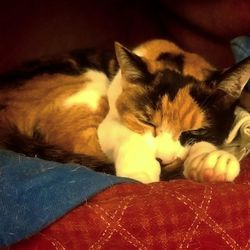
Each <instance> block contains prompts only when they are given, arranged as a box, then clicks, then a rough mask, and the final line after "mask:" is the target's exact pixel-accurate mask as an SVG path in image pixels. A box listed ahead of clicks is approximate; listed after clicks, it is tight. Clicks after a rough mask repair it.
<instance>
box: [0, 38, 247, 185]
mask: <svg viewBox="0 0 250 250" xmlns="http://www.w3.org/2000/svg"><path fill="white" fill-rule="evenodd" d="M88 53H89V54H87V55H86V53H85V54H83V55H81V56H79V53H72V54H71V55H70V56H67V57H64V58H63V59H57V60H54V61H50V60H44V61H42V62H39V63H33V64H32V65H29V66H27V67H26V68H25V69H23V70H22V71H19V72H16V73H15V74H14V73H12V74H9V75H3V76H2V77H1V78H0V80H1V85H0V145H1V146H2V147H4V148H8V149H11V150H14V151H17V152H22V153H25V154H27V155H29V156H38V157H41V158H45V159H48V160H57V161H62V162H68V161H73V162H77V163H81V164H83V165H87V166H90V167H92V168H93V169H96V170H100V171H105V172H110V173H116V174H117V175H119V176H126V177H131V178H134V179H137V180H139V181H142V182H145V183H148V182H153V181H158V180H159V178H160V174H161V173H160V172H161V167H163V168H166V169H168V168H170V166H172V167H173V166H175V165H177V164H176V163H177V162H178V165H179V163H182V162H183V161H184V167H185V170H184V174H185V176H187V177H190V178H193V179H196V180H204V179H206V178H204V176H205V175H206V174H205V172H204V171H203V170H206V172H209V171H208V170H207V168H209V169H211V168H212V169H214V170H216V166H217V172H218V174H215V173H208V174H207V176H208V178H207V179H208V180H233V179H234V178H235V177H236V176H237V174H238V172H239V164H238V162H237V160H236V159H235V158H234V157H233V156H232V155H229V154H227V153H226V152H224V151H218V150H217V149H216V147H215V146H219V145H220V144H221V143H223V141H224V139H225V138H226V136H227V134H228V132H229V130H230V128H231V125H232V122H233V119H234V114H233V112H234V108H235V105H236V102H237V100H238V97H239V93H240V92H241V90H242V88H243V87H244V82H245V79H243V80H244V81H239V83H235V84H234V83H232V81H231V78H230V77H231V76H230V74H229V73H230V72H229V73H227V74H226V75H225V77H221V76H220V78H221V79H220V81H218V82H214V81H212V82H211V81H210V80H209V81H208V79H210V78H211V77H212V75H213V74H214V73H215V72H216V71H215V69H214V68H213V67H212V66H211V65H210V64H209V63H207V62H206V61H205V60H204V59H203V58H201V57H200V56H198V55H196V54H191V53H188V52H184V51H183V50H181V49H180V48H179V47H177V46H176V45H175V44H173V43H171V42H168V41H165V40H153V41H149V42H146V43H144V44H142V45H140V46H139V47H137V48H136V49H135V50H134V52H131V51H129V50H128V49H126V48H124V47H123V46H121V45H120V44H116V57H117V60H118V64H119V66H120V69H119V68H118V66H117V61H116V59H115V58H113V57H112V56H110V55H109V54H108V55H107V54H104V56H101V55H100V54H95V53H93V54H92V53H90V52H88ZM247 65H248V66H244V65H243V66H244V67H248V70H249V62H248V63H247ZM244 67H243V68H244ZM236 70H237V69H236ZM248 70H247V71H248ZM245 71H246V69H245V68H244V72H245ZM224 78H225V79H226V80H227V81H228V82H229V83H227V85H226V83H225V79H224ZM236 82H237V81H236ZM204 141H205V142H204ZM193 144H194V146H192V145H193ZM197 145H200V147H198V149H197ZM193 148H194V150H193ZM190 149H191V150H190ZM192 150H193V151H195V152H198V151H201V153H200V154H199V155H202V157H201V156H199V157H200V158H199V157H197V156H196V157H195V159H196V163H195V162H194V160H193V158H192V155H191V156H190V152H191V151H192ZM214 151H215V152H217V154H218V152H220V154H219V156H218V155H217V156H218V157H217V156H216V157H217V158H216V157H214V156H213V157H214V158H216V159H217V160H219V158H220V155H223V157H221V160H219V161H221V164H222V165H223V164H224V165H223V166H222V167H219V165H218V164H217V163H216V162H215V161H214V162H213V164H212V165H213V166H214V167H211V166H210V165H211V157H210V158H209V157H208V156H209V155H210V153H211V152H214ZM193 155H195V153H194V154H193ZM213 155H215V153H213ZM225 155H226V156H225ZM206 157H208V159H207V160H206V164H207V165H206V164H205V166H203V165H202V164H201V163H200V161H201V158H202V159H206ZM198 158H199V159H200V160H199V159H198ZM222 158H223V161H224V162H222ZM209 159H210V160H209ZM230 161H231V163H230ZM185 162H186V164H185ZM197 162H198V163H197ZM160 163H161V164H160ZM112 164H114V165H115V166H114V167H112ZM216 164H217V165H216ZM230 164H231V165H230ZM228 165H230V168H231V169H233V173H232V174H229V175H228V172H230V171H231V170H230V171H229V170H227V168H228ZM206 166H207V167H206ZM218 169H219V170H218ZM221 169H222V170H221ZM196 170H197V171H199V176H197V173H196V172H197V171H196ZM195 171H196V172H195ZM194 172H195V173H194ZM203 172H204V173H203ZM231 172H232V171H231ZM215 175H216V176H215Z"/></svg>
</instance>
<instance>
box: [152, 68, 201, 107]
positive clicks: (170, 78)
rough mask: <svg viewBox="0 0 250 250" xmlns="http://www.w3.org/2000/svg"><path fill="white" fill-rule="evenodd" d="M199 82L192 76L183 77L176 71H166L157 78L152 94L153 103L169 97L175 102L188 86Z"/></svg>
mask: <svg viewBox="0 0 250 250" xmlns="http://www.w3.org/2000/svg"><path fill="white" fill-rule="evenodd" d="M197 82H198V81H197V80H196V79H195V78H193V77H192V76H183V75H181V74H179V73H177V72H175V71H171V70H165V71H163V72H159V73H158V75H156V77H155V82H154V86H155V87H154V88H153V90H152V92H151V97H150V98H152V100H153V102H154V103H156V102H157V100H159V97H162V96H163V95H168V96H169V98H170V100H171V101H173V100H174V98H175V96H176V95H177V93H178V91H179V90H180V89H181V88H184V87H185V86H186V85H188V84H193V83H197Z"/></svg>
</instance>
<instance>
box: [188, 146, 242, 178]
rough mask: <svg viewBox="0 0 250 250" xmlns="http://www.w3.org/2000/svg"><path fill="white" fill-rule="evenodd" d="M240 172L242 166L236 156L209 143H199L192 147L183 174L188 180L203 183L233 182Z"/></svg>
mask: <svg viewBox="0 0 250 250" xmlns="http://www.w3.org/2000/svg"><path fill="white" fill-rule="evenodd" d="M239 172H240V164H239V162H238V160H237V159H236V158H235V156H234V155H232V154H230V153H228V152H226V151H223V150H218V149H217V148H216V147H215V146H214V145H212V144H210V143H208V142H199V143H196V144H194V145H193V146H192V147H191V149H190V152H189V155H188V157H187V159H186V160H185V162H184V172H183V173H184V176H185V177H187V178H190V179H193V180H195V181H201V182H202V181H233V180H234V179H235V178H236V177H237V176H238V175H239ZM208 173H209V176H208V175H207V174H208Z"/></svg>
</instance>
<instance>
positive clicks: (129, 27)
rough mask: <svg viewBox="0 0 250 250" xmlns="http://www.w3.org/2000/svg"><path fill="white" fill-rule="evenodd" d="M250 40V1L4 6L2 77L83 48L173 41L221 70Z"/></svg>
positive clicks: (19, 0)
mask: <svg viewBox="0 0 250 250" xmlns="http://www.w3.org/2000/svg"><path fill="white" fill-rule="evenodd" d="M239 35H250V1H248V0H244V1H243V0H217V1H197V0H196V1H195V0H190V1H180V0H179V1H178V0H175V1H170V0H151V1H149V0H148V1H147V0H144V1H143V0H141V1H140V0H102V1H101V0H99V1H98V0H90V1H85V0H82V1H80V0H79V1H78V0H77V1H73V0H72V1H70V0H68V1H66V0H61V1H59V0H54V1H53V0H50V1H47V0H44V1H34V0H33V1H31V0H30V1H25V0H16V1H6V2H4V1H1V3H0V71H6V70H8V69H10V68H12V67H14V66H15V65H17V64H19V63H21V62H23V61H25V60H27V59H34V58H37V57H40V56H45V55H50V54H55V53H60V52H63V51H67V50H69V49H73V48H81V47H93V46H100V47H111V46H113V41H115V40H117V41H119V42H121V43H123V44H125V45H127V46H134V45H136V44H137V43H138V42H142V41H144V40H146V39H149V38H169V39H171V40H173V41H175V42H177V43H178V44H179V45H180V46H182V47H183V48H185V49H186V50H189V51H192V52H197V53H200V54H202V55H203V56H204V57H205V58H207V59H208V60H209V61H210V62H212V63H213V64H214V65H215V66H217V67H219V68H222V67H227V66H230V65H231V64H233V62H234V61H233V56H232V53H231V51H230V47H229V42H230V40H231V39H232V38H234V37H236V36H239Z"/></svg>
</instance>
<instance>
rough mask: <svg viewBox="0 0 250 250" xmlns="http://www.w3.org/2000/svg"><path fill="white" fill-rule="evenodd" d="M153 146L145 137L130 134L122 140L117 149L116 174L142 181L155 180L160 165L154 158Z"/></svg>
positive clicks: (158, 173) (149, 181) (156, 179)
mask: <svg viewBox="0 0 250 250" xmlns="http://www.w3.org/2000/svg"><path fill="white" fill-rule="evenodd" d="M154 151H155V150H154V147H152V144H151V142H149V141H148V139H147V138H145V137H143V136H141V135H137V134H134V135H131V136H129V138H126V140H124V141H123V142H122V143H121V145H120V147H119V148H118V150H117V154H116V157H115V158H116V159H115V167H116V175H117V176H122V177H129V178H132V179H135V180H138V181H140V182H142V183H151V182H157V181H159V179H160V172H161V167H160V164H159V162H158V161H157V160H156V159H155V153H154Z"/></svg>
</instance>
